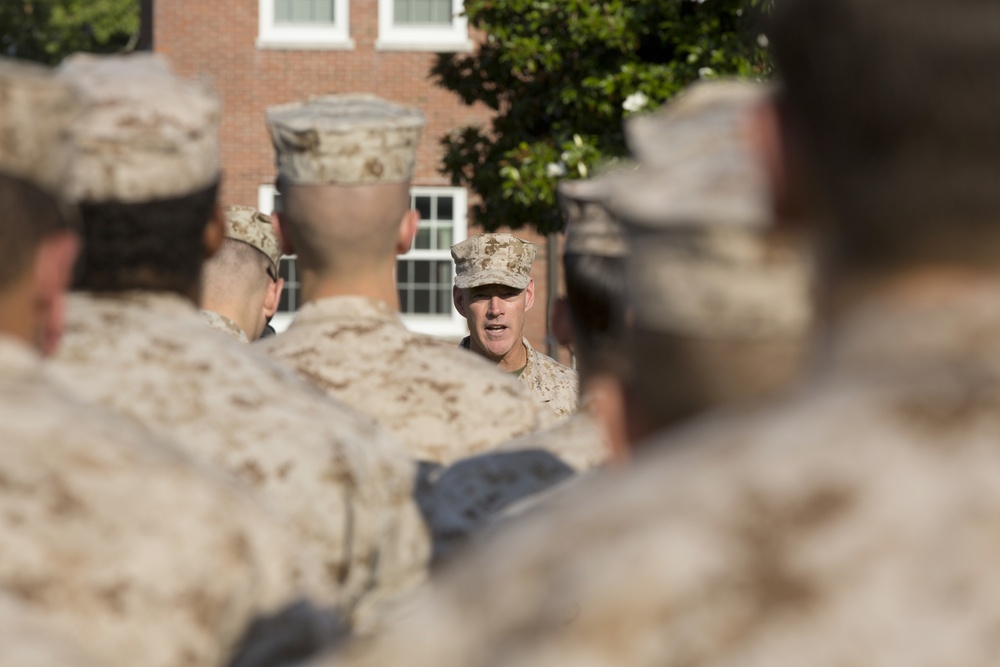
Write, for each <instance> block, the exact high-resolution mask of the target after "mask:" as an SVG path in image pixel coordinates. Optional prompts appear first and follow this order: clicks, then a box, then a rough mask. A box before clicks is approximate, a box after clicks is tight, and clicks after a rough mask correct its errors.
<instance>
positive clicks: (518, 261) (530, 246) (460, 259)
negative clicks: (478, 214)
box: [451, 234, 538, 289]
mask: <svg viewBox="0 0 1000 667" xmlns="http://www.w3.org/2000/svg"><path fill="white" fill-rule="evenodd" d="M537 251H538V247H537V246H536V245H535V244H534V243H528V242H527V241H522V240H521V239H519V238H517V237H516V236H511V235H510V234H477V235H475V236H473V237H470V238H467V239H465V240H464V241H462V242H460V243H456V244H455V245H453V246H452V247H451V257H452V259H454V260H455V287H458V288H459V289H468V288H470V287H479V286H480V285H507V286H509V287H514V288H516V289H524V288H525V287H527V286H528V283H529V282H530V281H531V264H532V262H534V261H535V253H536V252H537Z"/></svg>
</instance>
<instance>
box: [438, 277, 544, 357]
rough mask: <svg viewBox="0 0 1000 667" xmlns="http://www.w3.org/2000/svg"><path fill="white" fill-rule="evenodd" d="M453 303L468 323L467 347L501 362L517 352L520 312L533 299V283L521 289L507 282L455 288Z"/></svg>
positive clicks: (521, 315) (527, 306)
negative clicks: (510, 285)
mask: <svg viewBox="0 0 1000 667" xmlns="http://www.w3.org/2000/svg"><path fill="white" fill-rule="evenodd" d="M454 296H455V307H456V308H457V309H458V312H460V313H461V314H462V315H463V316H464V317H465V319H466V320H467V321H468V323H469V336H470V345H469V347H470V348H471V349H472V351H473V352H476V353H478V354H481V355H483V356H484V357H486V358H487V359H490V360H492V361H495V362H497V363H498V364H501V363H502V362H503V361H504V360H505V359H507V358H508V357H511V356H516V355H517V354H518V353H519V350H520V348H518V346H519V345H520V344H521V337H522V335H523V333H524V314H525V313H526V312H528V311H529V310H531V307H532V306H533V305H534V303H535V283H534V281H531V282H529V283H528V286H527V287H525V288H524V289H517V288H515V287H509V286H507V285H481V286H479V287H471V288H468V289H462V290H460V289H455V291H454Z"/></svg>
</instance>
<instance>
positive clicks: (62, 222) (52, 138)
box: [0, 58, 78, 291]
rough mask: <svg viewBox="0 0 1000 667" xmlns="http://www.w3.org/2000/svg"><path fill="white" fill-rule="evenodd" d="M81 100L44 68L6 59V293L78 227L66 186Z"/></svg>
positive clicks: (0, 249)
mask: <svg viewBox="0 0 1000 667" xmlns="http://www.w3.org/2000/svg"><path fill="white" fill-rule="evenodd" d="M77 111H78V104H77V99H76V96H75V95H74V94H73V92H72V90H71V89H70V88H69V86H67V85H66V84H65V83H63V82H61V81H59V80H57V79H56V78H55V77H54V76H53V75H52V72H51V71H50V70H49V69H48V68H45V67H42V66H41V65H34V64H28V63H24V62H20V61H15V60H10V59H6V58H0V210H2V211H3V216H0V291H4V290H6V289H7V288H8V287H10V286H11V285H12V284H13V283H14V282H16V281H17V280H18V279H19V278H20V277H21V276H22V274H23V273H24V271H25V269H26V268H27V266H28V264H29V263H30V261H31V259H32V257H33V255H34V252H35V249H36V248H37V246H38V244H39V243H40V242H41V240H42V239H43V238H45V237H46V236H47V235H49V234H52V233H54V232H57V231H60V230H64V229H67V228H68V227H70V226H71V225H75V223H76V214H75V211H74V210H73V209H71V208H70V207H69V206H68V205H67V204H66V203H65V198H64V196H63V195H64V193H63V191H62V187H63V186H64V185H65V181H66V170H67V166H68V165H69V140H68V139H69V126H70V123H71V121H72V119H73V117H74V116H75V114H76V113H77Z"/></svg>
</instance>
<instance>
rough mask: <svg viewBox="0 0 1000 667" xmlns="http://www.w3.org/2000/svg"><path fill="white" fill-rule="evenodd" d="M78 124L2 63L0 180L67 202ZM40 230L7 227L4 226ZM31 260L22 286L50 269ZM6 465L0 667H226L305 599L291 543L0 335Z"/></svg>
mask: <svg viewBox="0 0 1000 667" xmlns="http://www.w3.org/2000/svg"><path fill="white" fill-rule="evenodd" d="M78 112H79V100H78V99H77V98H76V96H75V95H74V94H73V92H72V89H71V88H70V87H69V86H68V85H66V84H65V83H64V82H62V81H60V80H58V79H57V78H55V77H54V76H53V75H52V72H51V70H49V69H47V68H43V67H41V66H39V65H28V64H24V63H19V62H17V61H11V60H7V59H3V58H0V136H3V137H4V140H3V141H2V142H0V143H2V147H0V172H2V173H3V174H4V175H6V176H13V177H16V178H20V179H22V180H24V181H26V182H29V183H32V184H34V185H36V186H37V187H39V188H41V189H42V191H43V192H44V193H45V195H46V196H48V197H50V198H52V199H61V198H62V194H63V189H62V188H64V187H65V185H66V181H67V178H66V173H67V167H68V165H69V164H70V160H69V150H68V149H69V141H68V136H69V124H70V122H71V120H72V119H73V118H75V117H76V116H77V114H78ZM14 201H17V197H16V195H15V199H14ZM34 222H35V221H34V220H30V219H29V220H23V219H20V218H19V217H18V214H17V212H16V211H15V212H14V213H13V217H9V218H6V219H5V220H4V223H3V224H6V225H24V224H28V225H30V224H32V223H34ZM39 224H41V221H39ZM47 224H50V225H55V224H56V223H55V222H54V221H47ZM8 231H9V230H8ZM38 231H39V232H40V233H41V234H46V233H49V234H52V235H54V234H56V233H61V231H58V230H57V229H51V230H47V231H44V230H42V229H39V230H38ZM44 240H46V241H47V240H48V239H44ZM8 250H9V249H8ZM31 252H32V253H33V255H34V254H38V253H37V252H36V251H35V248H34V247H32V248H31ZM24 260H25V268H24V269H23V271H24V272H25V273H31V272H33V271H35V270H36V268H37V265H36V264H35V261H41V263H42V264H41V265H42V266H43V267H44V266H46V262H45V260H44V257H41V255H39V256H38V257H34V256H33V257H30V258H28V257H26V258H24ZM29 260H31V261H29ZM48 268H51V265H48ZM39 275H43V274H41V273H40V274H39ZM21 278H26V280H27V281H28V284H29V286H33V287H36V286H37V285H33V284H32V283H31V281H32V280H37V278H32V277H31V276H21ZM21 278H18V276H17V275H14V276H13V277H12V279H15V280H20V279H21ZM16 289H18V288H15V290H16ZM15 293H16V291H15ZM43 293H44V292H43ZM8 301H10V299H9V298H7V299H6V300H5V303H6V302H8ZM7 307H8V308H15V309H16V308H18V305H17V304H16V303H8V306H7ZM24 307H25V308H28V307H31V303H28V302H26V303H25V304H24ZM6 316H7V317H8V318H11V321H13V318H17V317H18V316H25V317H27V318H28V319H27V321H29V322H30V321H31V319H30V316H28V315H27V314H26V313H24V312H17V311H16V310H15V311H14V312H8V313H6ZM0 450H2V451H0V553H2V554H3V557H2V558H0V664H3V665H11V667H32V666H37V667H42V666H43V665H52V666H53V667H54V666H55V665H81V666H82V665H86V664H90V665H99V664H103V665H107V666H111V665H122V666H123V667H124V665H127V664H143V665H150V666H161V667H191V666H194V665H200V666H203V667H210V666H214V665H219V664H222V663H223V662H224V661H225V660H226V658H227V655H228V653H229V651H230V649H231V648H232V646H233V645H234V644H235V642H236V641H237V639H238V638H239V637H240V635H241V634H242V633H243V630H244V628H245V627H246V626H247V624H249V623H250V622H251V621H252V620H253V619H254V617H255V616H257V615H258V614H261V613H273V612H276V611H277V610H278V609H279V607H281V606H283V605H284V604H286V603H287V602H289V601H291V600H292V599H294V598H295V597H296V596H297V595H298V592H299V590H300V584H301V583H302V582H301V581H300V575H301V572H300V571H299V564H298V561H297V559H296V558H295V556H294V555H293V549H292V548H291V547H290V546H289V544H288V534H287V533H286V532H285V531H283V530H282V529H281V528H280V526H279V525H278V523H277V522H276V521H275V520H274V519H272V518H271V517H270V516H269V515H268V513H267V512H265V511H264V510H262V509H261V508H260V507H258V506H256V505H255V504H253V503H252V502H251V501H250V500H248V499H247V498H246V497H244V496H243V494H242V493H240V492H238V491H236V490H235V489H234V488H233V487H231V486H230V483H229V482H226V481H223V480H222V479H221V478H219V477H217V476H216V475H214V474H210V473H207V472H205V471H203V470H200V469H198V468H196V467H195V466H194V465H192V464H191V463H190V462H189V461H188V459H187V458H185V457H184V456H183V455H182V454H181V453H180V452H179V451H178V450H176V449H174V448H173V447H172V446H171V445H168V444H165V443H164V442H162V441H159V440H158V439H156V438H154V437H153V436H152V435H151V434H150V433H149V432H148V431H145V430H143V429H140V428H139V427H138V426H137V425H136V424H134V423H132V422H130V421H126V420H124V419H122V418H120V417H116V416H114V415H112V414H110V413H106V412H104V411H102V410H97V409H93V408H87V407H84V406H83V404H81V403H79V402H78V401H77V400H76V399H75V398H70V397H69V396H68V395H67V394H65V393H64V392H63V391H62V390H60V389H59V388H58V387H57V386H56V385H55V384H54V383H53V382H51V381H50V379H49V378H48V377H47V376H46V374H45V371H44V370H43V368H42V365H41V360H40V358H39V355H38V353H37V352H36V350H34V349H32V348H29V347H28V346H27V345H26V344H25V343H24V342H22V341H21V340H19V339H15V338H13V337H10V336H8V335H7V334H2V335H0ZM80 651H86V652H87V654H88V656H89V658H84V657H83V656H82V655H80V653H79V652H80Z"/></svg>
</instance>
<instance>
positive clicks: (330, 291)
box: [300, 268, 399, 312]
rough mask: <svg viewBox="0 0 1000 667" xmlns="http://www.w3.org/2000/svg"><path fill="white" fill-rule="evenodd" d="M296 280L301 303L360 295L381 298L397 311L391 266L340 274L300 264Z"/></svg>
mask: <svg viewBox="0 0 1000 667" xmlns="http://www.w3.org/2000/svg"><path fill="white" fill-rule="evenodd" d="M300 284H301V288H300V290H301V292H300V293H301V295H302V302H303V303H309V302H311V301H318V300H320V299H326V298H329V297H336V296H360V297H365V298H368V299H372V300H374V301H382V302H384V303H385V304H387V305H388V306H389V307H390V308H392V309H393V310H394V311H397V312H398V311H399V292H398V291H397V288H396V277H395V275H393V272H392V270H391V269H389V270H381V271H370V272H358V273H356V274H352V275H347V276H343V275H332V274H322V273H319V272H316V271H312V270H309V269H307V268H303V269H302V270H301V271H300Z"/></svg>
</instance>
